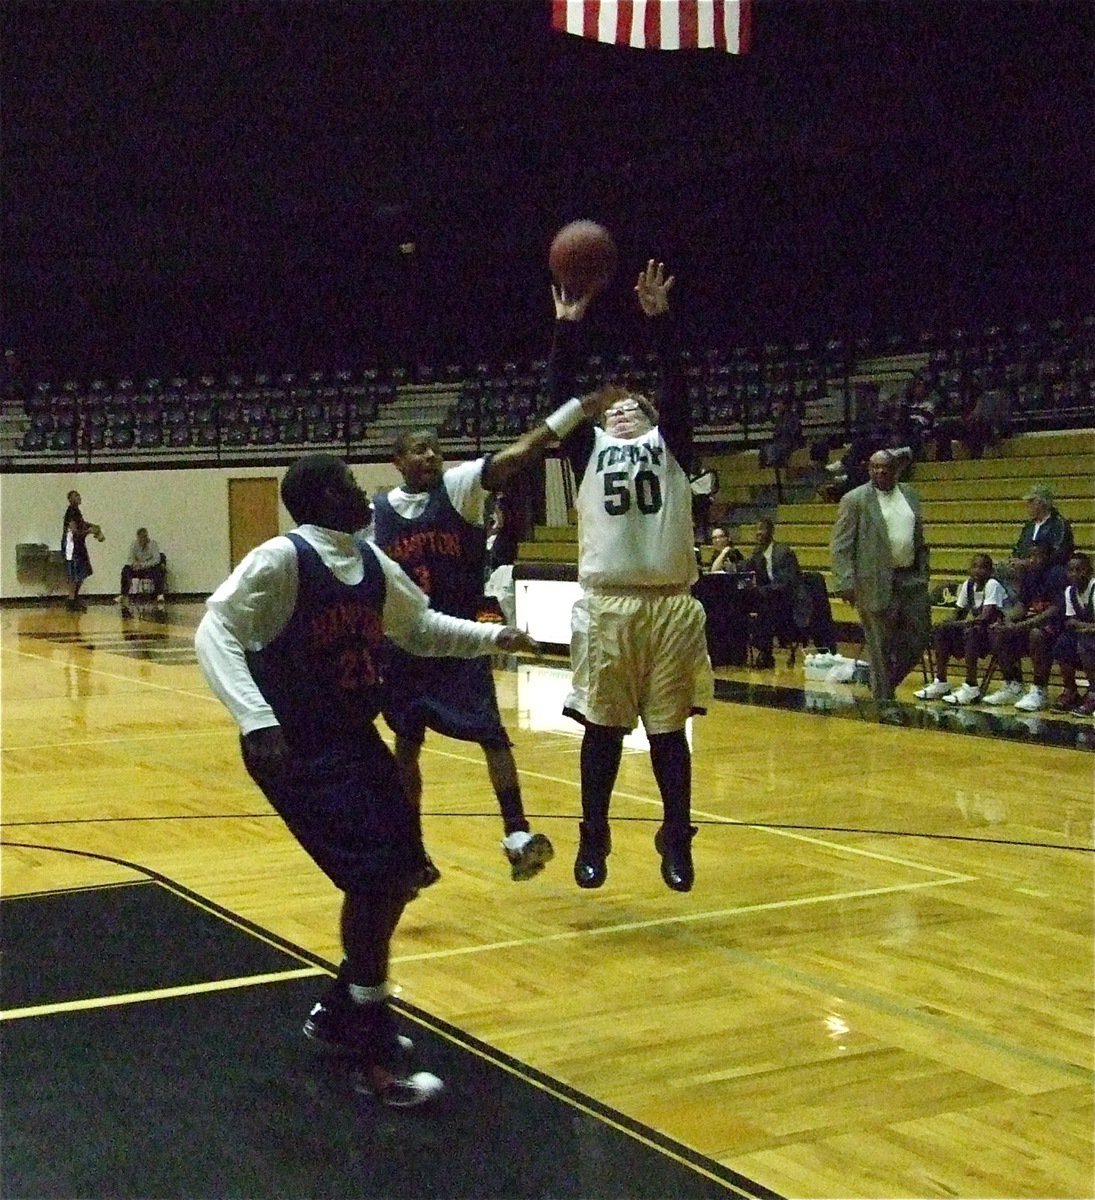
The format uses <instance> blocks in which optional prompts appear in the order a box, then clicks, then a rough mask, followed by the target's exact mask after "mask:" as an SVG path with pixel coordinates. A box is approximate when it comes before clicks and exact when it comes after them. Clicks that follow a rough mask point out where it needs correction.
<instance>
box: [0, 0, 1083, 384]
mask: <svg viewBox="0 0 1095 1200" xmlns="http://www.w3.org/2000/svg"><path fill="white" fill-rule="evenodd" d="M1091 15H1092V9H1091V5H1090V3H1087V2H1086V0H1085V2H1078V3H1069V2H1064V0H1061V2H1058V0H1034V2H1032V3H1023V2H1022V0H1006V2H1000V0H948V2H946V3H936V2H932V0H893V2H889V3H879V2H876V0H829V2H822V0H804V2H803V0H757V3H756V7H755V19H754V43H755V45H754V50H753V52H752V53H751V54H749V55H747V56H744V57H737V56H730V55H723V54H718V53H714V52H706V53H691V54H686V53H654V52H638V51H633V50H627V49H620V48H615V47H605V46H600V45H597V44H593V43H585V42H582V41H580V40H578V39H574V38H567V37H562V36H559V35H556V34H553V33H551V31H550V29H549V27H548V4H547V0H454V2H450V3H444V4H442V3H439V2H438V0H357V2H340V0H321V2H308V0H291V2H287V3H283V2H280V0H255V2H253V3H246V4H243V3H231V2H227V3H206V2H201V0H185V2H177V0H161V2H157V3H150V2H146V0H133V2H129V0H95V2H91V3H86V2H80V3H75V2H72V0H62V2H59V3H39V2H34V3H31V2H28V0H7V2H6V3H5V4H4V5H2V6H0V36H2V39H3V45H2V62H3V68H2V88H3V94H2V127H0V137H2V144H0V152H2V166H3V171H2V187H3V241H2V249H0V254H2V261H0V268H2V276H3V285H2V286H3V292H4V296H3V301H4V305H3V345H4V348H5V350H6V351H8V352H9V355H10V356H13V360H14V361H16V362H18V363H19V364H21V368H22V369H25V370H26V371H28V372H35V371H47V370H48V371H53V372H60V371H66V372H67V371H87V370H104V371H119V370H134V371H142V370H150V371H169V370H196V369H200V368H202V367H205V368H207V369H216V368H218V367H226V366H249V365H255V366H259V365H261V366H274V367H277V366H293V367H311V366H315V367H318V366H325V365H331V366H333V365H336V364H339V363H346V364H357V363H367V362H369V361H372V360H380V361H385V360H386V361H392V362H409V361H411V360H413V359H415V358H419V359H422V360H434V361H442V360H454V359H462V360H464V361H469V360H474V359H475V358H477V357H482V356H487V355H535V354H537V353H540V352H542V351H543V350H544V348H545V345H546V338H547V325H548V321H549V316H550V301H549V296H548V292H547V277H546V270H545V261H546V250H547V245H548V243H549V241H550V238H551V234H552V232H553V231H554V229H556V228H557V227H558V226H559V225H560V224H562V223H563V222H565V221H567V220H570V219H572V218H574V217H577V216H590V217H594V218H596V219H598V220H601V221H604V222H605V223H606V224H608V225H609V226H610V227H611V228H612V229H613V230H614V232H615V233H616V235H617V237H618V240H619V243H620V248H621V254H622V258H623V261H624V263H625V264H626V265H625V267H624V269H623V271H622V273H621V277H620V278H619V279H618V280H617V285H618V286H617V287H616V288H615V290H614V292H613V294H612V295H611V296H610V297H606V298H605V300H604V302H603V303H602V304H601V305H600V306H599V307H600V312H599V314H598V316H599V321H598V323H597V328H598V330H599V331H600V336H602V337H604V338H606V339H607V338H612V339H616V338H622V339H627V338H628V337H629V336H630V331H631V329H632V324H633V323H632V314H631V311H630V305H631V301H630V297H629V295H628V287H627V285H629V283H630V278H629V277H630V274H631V272H632V271H633V270H634V269H635V268H636V267H637V266H638V264H639V263H640V262H642V261H643V259H644V258H645V257H646V256H647V255H649V254H654V255H657V256H659V257H662V258H664V259H665V260H666V261H667V262H668V263H669V264H670V265H671V266H672V267H673V268H674V269H676V270H677V271H678V273H679V275H680V276H681V284H680V291H679V293H678V295H679V306H680V307H681V308H682V310H684V311H686V312H687V315H688V319H689V322H690V325H691V327H692V328H693V329H694V331H695V339H696V340H699V341H703V342H705V343H709V344H715V343H719V342H721V343H723V344H742V343H746V342H758V341H759V342H765V341H772V340H778V339H782V338H797V337H800V336H817V335H829V334H833V335H835V334H847V333H860V334H862V333H869V332H882V331H886V330H891V329H901V328H904V329H907V330H908V329H914V330H919V329H922V328H946V327H948V326H949V325H952V324H955V323H967V322H978V321H981V322H985V321H1000V320H1003V321H1012V320H1016V319H1019V318H1021V317H1031V318H1044V317H1052V316H1056V315H1061V314H1068V313H1069V312H1072V311H1075V310H1078V309H1079V308H1081V307H1082V306H1083V305H1084V304H1085V303H1089V301H1088V299H1087V293H1086V292H1085V286H1086V285H1087V283H1088V282H1089V281H1088V280H1087V278H1086V270H1087V266H1088V264H1089V261H1090V251H1091V246H1090V241H1089V239H1090V228H1091V222H1090V197H1091V182H1092V173H1091V168H1092V160H1091V144H1092V139H1091V137H1090V131H1091V129H1092V128H1093V127H1095V122H1093V117H1095V114H1093V113H1092V111H1091V107H1090V87H1089V71H1090V64H1091V62H1092V61H1095V55H1093V51H1095V45H1093V42H1095V39H1093V36H1092V31H1093V28H1095V22H1093V21H1092V20H1091ZM1085 210H1087V211H1086V213H1085ZM409 244H413V247H414V249H413V252H408V251H407V249H406V247H407V246H408V245H409ZM400 247H404V249H400Z"/></svg>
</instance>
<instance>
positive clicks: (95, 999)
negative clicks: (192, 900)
mask: <svg viewBox="0 0 1095 1200" xmlns="http://www.w3.org/2000/svg"><path fill="white" fill-rule="evenodd" d="M330 973H331V972H330V971H327V970H325V969H324V968H323V967H296V968H295V969H294V970H292V971H271V972H270V973H268V974H266V975H247V976H244V977H242V978H237V979H216V980H213V981H212V982H210V983H191V984H183V985H180V986H179V987H169V988H154V989H152V990H151V991H148V992H126V993H124V994H123V995H120V996H91V997H89V998H87V999H86V1000H64V1001H61V1002H60V1003H57V1004H34V1005H30V1006H29V1007H27V1008H9V1009H6V1010H5V1011H3V1012H0V1021H18V1020H21V1019H22V1018H23V1017H46V1016H51V1015H52V1014H54V1013H63V1012H83V1011H85V1010H87V1009H92V1008H114V1007H116V1006H117V1005H121V1004H144V1003H145V1001H147V1000H170V999H171V998H172V997H174V996H199V995H201V994H203V993H205V992H226V991H230V990H231V989H233V988H244V987H254V986H255V985H257V984H260V983H281V982H283V981H284V980H286V979H308V978H310V977H312V976H315V975H330Z"/></svg>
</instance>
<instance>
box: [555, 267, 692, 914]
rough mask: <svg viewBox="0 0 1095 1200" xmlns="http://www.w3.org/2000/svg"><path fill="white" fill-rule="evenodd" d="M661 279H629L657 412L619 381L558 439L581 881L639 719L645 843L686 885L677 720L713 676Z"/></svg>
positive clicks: (680, 887)
mask: <svg viewBox="0 0 1095 1200" xmlns="http://www.w3.org/2000/svg"><path fill="white" fill-rule="evenodd" d="M673 282H674V279H673V277H672V276H669V277H668V278H667V277H666V274H665V268H664V266H663V264H661V263H656V262H655V261H654V260H653V259H651V261H650V262H649V263H648V264H647V266H646V268H645V269H644V270H643V271H641V272H640V273H639V278H638V282H637V284H636V286H635V293H636V295H637V297H638V301H639V306H640V308H641V309H642V311H643V313H644V314H645V316H646V317H647V318H648V320H647V327H648V329H649V330H650V332H651V334H652V335H653V339H654V342H655V346H656V348H657V351H658V357H659V362H660V367H661V386H660V395H659V400H660V404H661V411H660V413H659V412H658V411H656V410H655V409H654V407H653V405H652V404H651V403H650V401H649V400H648V399H647V398H646V397H643V396H636V395H632V394H630V393H628V392H626V391H624V390H623V389H618V391H617V394H616V398H615V399H614V400H613V401H612V402H611V403H610V404H609V405H608V406H607V408H605V410H604V416H603V425H602V426H600V427H591V426H589V425H586V424H582V425H577V426H575V427H574V428H573V429H572V430H571V432H570V433H569V434H568V435H567V436H566V437H565V438H564V440H563V443H562V446H563V450H564V452H565V453H566V455H567V457H568V459H569V461H570V464H571V466H572V468H573V469H574V474H575V477H576V478H577V479H579V480H580V485H579V488H578V496H577V509H578V581H579V583H580V584H581V587H582V593H583V594H582V597H581V598H580V599H579V600H578V602H577V603H576V604H575V606H574V611H573V614H572V617H571V633H572V640H571V658H572V666H573V671H574V679H573V685H572V690H571V693H570V695H569V696H568V697H567V701H566V706H565V708H564V710H563V711H564V712H565V713H566V714H567V715H568V716H571V717H574V718H575V719H576V720H577V721H579V722H581V724H582V725H583V726H584V727H585V732H584V734H583V737H582V750H581V778H582V823H581V826H580V840H579V848H578V856H577V859H576V861H575V863H574V878H575V881H576V882H577V884H578V886H579V887H583V888H597V887H600V886H601V885H602V884H603V883H604V881H605V879H606V878H607V875H608V868H607V863H606V859H607V857H608V854H609V851H610V849H611V838H610V835H609V824H608V810H609V802H610V800H611V798H612V789H613V786H614V785H615V782H616V776H617V774H618V773H619V769H620V756H621V753H622V748H623V739H624V735H625V734H626V733H627V732H628V731H629V730H631V729H632V728H634V726H635V724H636V722H637V721H639V720H642V722H643V725H644V727H645V729H646V733H647V736H648V738H649V741H650V762H651V767H652V768H653V771H654V778H655V780H656V781H657V785H658V791H659V793H660V794H661V799H662V806H663V817H662V825H661V828H660V829H659V830H658V832H657V834H656V835H655V839H654V844H655V847H656V849H657V851H658V853H659V854H660V855H661V873H662V878H663V879H664V880H665V883H666V885H667V886H668V887H670V888H672V889H673V890H674V891H678V892H687V891H689V890H690V889H691V887H692V883H693V879H694V869H693V863H692V845H691V843H692V838H693V836H694V835H695V832H696V830H695V827H694V826H693V825H692V824H691V792H692V759H691V752H690V750H689V747H688V742H687V739H686V737H685V732H684V730H685V724H686V722H687V720H688V717H689V716H690V714H692V713H695V712H703V711H704V710H705V708H706V706H707V703H708V702H709V700H710V698H711V695H712V692H713V680H712V675H711V664H710V661H709V659H708V657H707V647H706V639H705V636H704V624H705V622H704V612H703V608H702V606H701V605H700V603H699V601H698V600H696V599H695V597H694V596H693V595H692V593H691V588H692V584H693V583H694V582H695V580H696V560H695V555H694V553H693V548H692V492H691V488H690V486H689V481H688V470H687V469H688V468H689V467H690V466H691V459H692V423H691V414H690V413H689V409H688V403H687V396H686V394H685V389H684V386H683V377H682V375H681V373H680V371H679V369H678V365H677V359H678V353H677V348H676V340H675V336H674V333H673V326H672V322H671V319H670V316H669V291H670V289H671V288H672V286H673ZM577 329H578V326H577V323H576V322H575V321H573V320H571V321H565V320H557V321H556V325H555V340H554V344H553V347H552V355H551V362H550V365H549V386H550V388H551V391H552V396H553V398H554V399H555V401H556V402H559V401H560V400H562V399H564V398H565V397H566V396H569V395H572V394H573V380H574V375H575V365H576V360H577V353H576V352H577V342H578V339H577V336H576V335H577ZM578 403H579V402H578V401H576V400H572V401H570V404H571V405H577V404H578ZM562 411H563V412H564V413H565V412H566V409H565V408H564V409H563V410H562Z"/></svg>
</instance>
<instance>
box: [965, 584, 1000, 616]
mask: <svg viewBox="0 0 1095 1200" xmlns="http://www.w3.org/2000/svg"><path fill="white" fill-rule="evenodd" d="M970 583H971V580H969V579H964V580H963V581H962V586H961V587H960V588H959V589H958V597H957V599H956V600H955V602H954V603H955V607H956V608H960V609H962V611H963V612H969V611H970V609H972V610H973V611H974V612H975V613H976V612H980V611H981V609H982V608H984V607H985V605H986V604H987V605H990V606H991V607H993V608H999V609H1004V608H1007V604H1008V598H1007V593H1006V592H1005V591H1004V585H1003V584H1002V583H1000V582H999V580H996V579H991V578H990V579H988V580H987V581H986V583H985V586H984V587H983V588H982V589H981V590H980V591H977V590H976V588H975V589H974V592H973V596H972V598H971V597H970Z"/></svg>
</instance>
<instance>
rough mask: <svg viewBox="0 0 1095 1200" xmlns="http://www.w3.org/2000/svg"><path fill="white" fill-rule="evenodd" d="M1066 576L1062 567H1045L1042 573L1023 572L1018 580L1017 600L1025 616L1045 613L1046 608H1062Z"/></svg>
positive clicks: (1066, 583) (1066, 584)
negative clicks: (1019, 601) (1022, 606)
mask: <svg viewBox="0 0 1095 1200" xmlns="http://www.w3.org/2000/svg"><path fill="white" fill-rule="evenodd" d="M1067 586H1068V576H1067V575H1066V574H1065V570H1064V568H1063V567H1057V566H1052V567H1046V568H1045V569H1044V570H1042V571H1024V572H1023V574H1022V575H1021V576H1020V579H1019V599H1020V600H1021V601H1022V603H1023V605H1024V606H1025V607H1026V610H1027V615H1028V616H1032V615H1033V614H1034V613H1040V612H1045V610H1046V609H1047V608H1061V609H1063V608H1064V594H1065V588H1066V587H1067Z"/></svg>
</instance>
